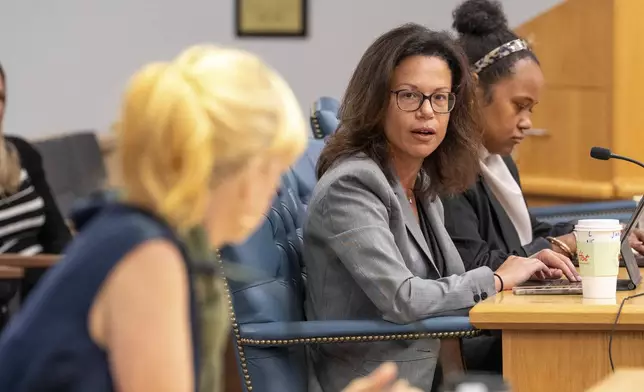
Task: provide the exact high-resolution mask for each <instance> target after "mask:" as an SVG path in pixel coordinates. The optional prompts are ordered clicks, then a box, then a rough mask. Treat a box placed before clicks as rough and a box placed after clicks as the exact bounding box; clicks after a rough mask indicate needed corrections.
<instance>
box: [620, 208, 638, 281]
mask: <svg viewBox="0 0 644 392" xmlns="http://www.w3.org/2000/svg"><path fill="white" fill-rule="evenodd" d="M643 213H644V197H642V198H641V199H640V201H639V202H638V203H637V208H635V212H634V213H633V215H632V216H631V219H630V220H629V221H628V224H627V225H626V227H625V228H624V230H622V238H621V240H622V241H621V242H622V259H623V260H624V265H625V266H626V270H627V271H628V276H629V278H630V279H631V282H633V284H634V285H635V286H637V285H638V284H639V283H640V281H641V280H642V276H641V274H640V269H639V267H638V266H637V261H636V260H635V255H634V254H633V250H632V249H631V245H630V244H629V242H628V237H629V236H630V234H631V232H632V231H633V230H634V229H635V227H637V222H639V221H640V218H642V217H644V215H642V214H643Z"/></svg>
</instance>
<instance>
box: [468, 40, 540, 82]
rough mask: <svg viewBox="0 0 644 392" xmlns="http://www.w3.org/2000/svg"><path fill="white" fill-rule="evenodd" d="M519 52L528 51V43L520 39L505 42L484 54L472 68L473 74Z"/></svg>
mask: <svg viewBox="0 0 644 392" xmlns="http://www.w3.org/2000/svg"><path fill="white" fill-rule="evenodd" d="M521 50H530V48H529V47H528V43H527V42H526V41H524V40H522V39H521V38H518V39H515V40H514V41H510V42H506V43H504V44H503V45H501V46H499V47H498V48H495V49H492V51H490V53H488V54H486V55H485V56H483V58H482V59H480V60H479V61H477V62H475V63H474V66H473V68H474V72H475V73H477V74H478V73H479V72H481V71H483V69H485V68H486V67H489V66H490V65H492V64H494V63H495V62H497V61H499V60H501V59H502V58H504V57H506V56H509V55H511V54H512V53H515V52H519V51H521Z"/></svg>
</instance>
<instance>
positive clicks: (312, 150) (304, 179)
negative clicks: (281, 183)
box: [286, 139, 324, 207]
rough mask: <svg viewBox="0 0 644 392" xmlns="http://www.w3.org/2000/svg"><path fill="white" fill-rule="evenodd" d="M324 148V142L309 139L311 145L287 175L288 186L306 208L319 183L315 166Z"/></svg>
mask: <svg viewBox="0 0 644 392" xmlns="http://www.w3.org/2000/svg"><path fill="white" fill-rule="evenodd" d="M323 147H324V140H318V139H309V144H308V147H307V149H306V151H305V152H304V154H303V155H302V157H300V159H299V160H298V161H297V162H296V163H295V164H294V165H293V167H292V170H289V171H288V173H286V179H287V180H288V182H287V185H288V187H289V189H291V190H292V191H293V192H294V193H295V194H296V195H297V196H298V198H299V199H300V201H301V202H302V203H303V204H304V206H305V207H306V206H307V205H308V204H309V199H310V198H311V194H312V193H313V188H315V184H316V183H317V178H316V175H315V166H316V165H317V162H318V157H319V156H320V152H321V151H322V148H323Z"/></svg>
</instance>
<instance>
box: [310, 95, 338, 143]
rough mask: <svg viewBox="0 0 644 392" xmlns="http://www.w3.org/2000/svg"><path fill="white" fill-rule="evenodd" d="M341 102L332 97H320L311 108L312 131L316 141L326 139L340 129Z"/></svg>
mask: <svg viewBox="0 0 644 392" xmlns="http://www.w3.org/2000/svg"><path fill="white" fill-rule="evenodd" d="M339 109H340V102H338V100H337V99H335V98H331V97H320V98H319V99H318V100H317V101H315V102H314V103H313V107H312V108H311V130H312V131H313V137H314V138H316V139H325V138H326V137H327V136H329V135H331V134H333V132H335V130H336V129H337V128H338V124H339V121H338V110H339Z"/></svg>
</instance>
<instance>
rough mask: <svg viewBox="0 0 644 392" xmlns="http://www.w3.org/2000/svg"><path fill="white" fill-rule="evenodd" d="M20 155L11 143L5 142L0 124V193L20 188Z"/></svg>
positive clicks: (5, 193)
mask: <svg viewBox="0 0 644 392" xmlns="http://www.w3.org/2000/svg"><path fill="white" fill-rule="evenodd" d="M20 170H21V165H20V157H19V156H18V152H17V151H16V148H15V147H14V145H13V144H11V143H9V142H7V140H6V139H5V137H4V135H3V134H2V127H1V126H0V194H3V195H7V194H11V193H15V192H17V191H18V189H19V188H20Z"/></svg>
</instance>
